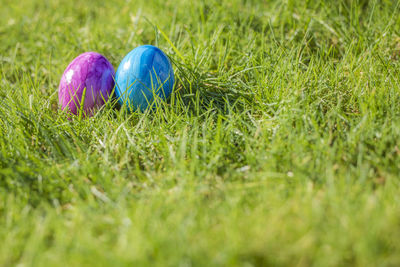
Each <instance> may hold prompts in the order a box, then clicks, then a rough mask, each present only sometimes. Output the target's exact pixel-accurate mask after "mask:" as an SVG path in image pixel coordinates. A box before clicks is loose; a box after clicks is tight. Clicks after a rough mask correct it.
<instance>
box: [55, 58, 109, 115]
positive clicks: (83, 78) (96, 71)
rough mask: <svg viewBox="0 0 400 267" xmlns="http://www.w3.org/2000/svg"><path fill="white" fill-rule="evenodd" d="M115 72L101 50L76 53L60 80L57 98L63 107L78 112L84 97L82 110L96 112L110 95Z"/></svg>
mask: <svg viewBox="0 0 400 267" xmlns="http://www.w3.org/2000/svg"><path fill="white" fill-rule="evenodd" d="M114 73H115V72H114V68H113V66H112V65H111V63H110V62H109V61H108V60H107V59H106V58H105V57H104V56H103V55H101V54H99V53H96V52H86V53H83V54H81V55H79V56H78V57H76V58H75V59H74V60H73V61H72V62H71V63H70V64H69V65H68V67H67V68H66V69H65V71H64V74H63V75H62V77H61V80H60V85H59V88H58V100H59V104H60V106H61V109H62V110H64V109H66V108H68V111H69V112H70V113H72V114H75V115H77V114H78V112H79V110H80V108H81V105H82V103H81V102H82V100H83V101H84V104H83V114H84V115H88V116H91V115H93V114H94V111H95V110H96V109H98V108H100V107H101V106H103V105H104V103H105V102H106V101H107V100H108V98H109V96H110V95H111V93H112V90H113V88H114ZM85 88H86V89H85ZM85 90H86V91H85ZM84 91H85V96H84V98H83V97H82V96H83V92H84Z"/></svg>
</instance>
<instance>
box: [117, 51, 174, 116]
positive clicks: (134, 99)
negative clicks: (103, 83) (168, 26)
mask: <svg viewBox="0 0 400 267" xmlns="http://www.w3.org/2000/svg"><path fill="white" fill-rule="evenodd" d="M115 82H116V88H115V96H116V97H117V99H118V102H119V103H120V104H121V105H127V106H128V110H129V111H133V110H137V109H140V110H142V111H144V110H145V109H146V108H147V107H149V106H152V104H153V103H154V100H156V99H161V100H166V99H167V98H168V97H169V96H170V94H171V92H172V88H173V85H174V72H173V69H172V65H171V62H170V61H169V59H168V57H167V56H166V55H165V54H164V53H163V52H162V51H161V50H160V49H159V48H157V47H155V46H152V45H143V46H139V47H137V48H135V49H133V50H132V51H131V52H129V53H128V54H127V55H126V56H125V58H124V59H123V60H122V61H121V64H120V65H119V67H118V69H117V72H116V74H115Z"/></svg>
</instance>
